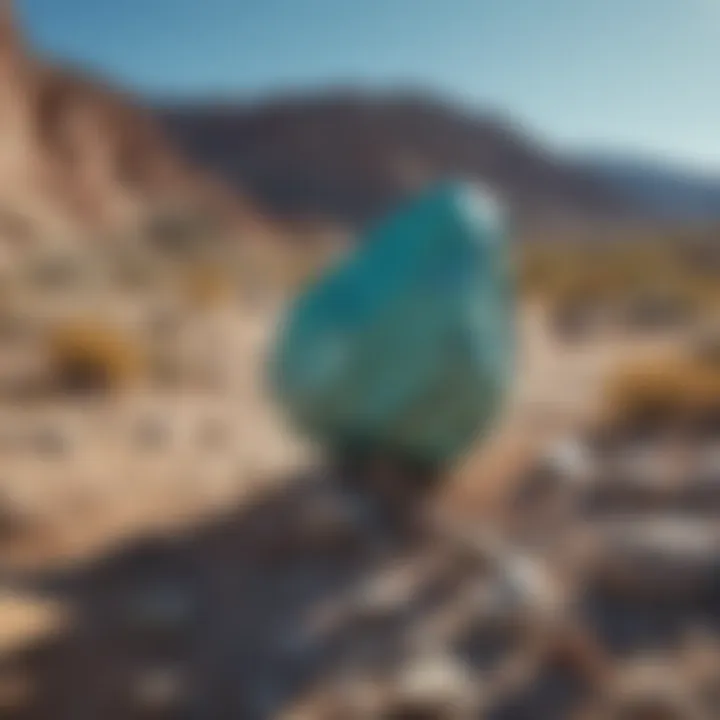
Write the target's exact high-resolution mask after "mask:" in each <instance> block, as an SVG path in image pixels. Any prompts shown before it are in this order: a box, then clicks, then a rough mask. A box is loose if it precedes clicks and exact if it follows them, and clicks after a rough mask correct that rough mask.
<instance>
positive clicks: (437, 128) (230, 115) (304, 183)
mask: <svg viewBox="0 0 720 720" xmlns="http://www.w3.org/2000/svg"><path fill="white" fill-rule="evenodd" d="M157 115H158V117H159V118H160V120H161V121H162V122H163V124H164V125H165V127H166V128H167V130H168V132H169V134H170V136H171V137H172V138H173V140H174V141H175V143H176V144H177V145H178V146H179V147H181V148H184V150H185V151H186V152H187V154H188V155H189V156H190V157H191V158H193V160H195V161H196V162H197V163H199V164H201V165H203V166H204V167H206V168H208V169H209V170H211V171H212V172H214V173H215V174H216V175H217V176H219V177H221V178H223V179H224V180H225V181H226V182H228V183H229V184H231V185H236V186H238V187H243V188H246V189H247V190H248V192H249V193H250V194H251V196H252V197H253V198H254V199H255V201H257V202H258V203H259V204H260V205H261V206H262V207H264V208H266V209H267V211H268V212H269V213H270V214H272V215H277V216H281V217H286V216H290V217H292V216H317V217H330V218H332V219H334V220H339V221H342V222H347V223H350V224H352V225H358V224H362V223H364V222H367V221H368V220H371V219H372V218H374V217H376V216H377V215H378V214H380V213H382V212H384V211H386V210H388V209H389V208H390V207H392V206H393V205H394V204H395V203H397V202H399V201H400V200H402V199H403V198H404V197H405V196H406V195H408V194H410V193H412V192H414V191H415V190H417V189H418V188H419V187H421V186H423V185H424V184H427V183H429V182H432V181H433V180H437V179H442V178H446V177H448V176H451V177H462V178H468V179H472V180H475V181H481V182H483V183H485V184H488V185H490V186H491V187H492V188H494V189H495V190H497V191H498V192H499V193H500V194H501V195H502V196H503V197H504V198H505V199H506V200H507V202H508V203H509V204H510V205H511V207H512V208H513V210H514V211H515V214H516V216H517V217H518V219H519V220H520V221H522V222H529V223H553V222H558V221H567V220H570V221H575V220H582V221H584V222H587V221H595V220H608V219H612V220H617V219H620V218H623V217H626V216H629V215H631V214H632V210H633V208H632V205H631V204H630V203H628V202H627V200H626V198H625V197H624V196H623V195H622V194H621V193H618V192H616V191H615V189H614V188H612V187H608V186H607V185H606V183H605V182H604V181H603V180H602V179H601V178H598V177H595V176H594V174H593V173H589V172H587V171H586V170H585V169H582V168H578V167H576V166H574V165H573V164H572V163H569V162H566V161H565V160H563V159H560V158H559V157H558V156H555V155H553V154H551V153H550V152H548V151H546V150H545V149H543V147H542V146H541V145H540V144H539V143H536V142H534V141H533V140H532V139H531V137H530V136H529V135H527V134H526V133H524V132H522V131H521V130H519V129H517V128H515V127H513V126H512V125H511V124H510V123H509V122H507V121H506V120H504V119H501V118H495V117H488V116H482V115H479V114H474V113H470V112H467V111H465V110H463V109H458V108H455V107H453V106H452V105H448V104H444V103H442V102H440V101H438V100H435V99H433V98H431V97H424V96H418V95H403V94H401V93H395V94H386V95H382V94H372V93H360V92H354V93H350V92H326V93H319V94H317V95H314V96H305V97H295V98H288V99H279V100H275V101H271V102H267V103H263V104H259V105H245V104H241V103H237V104H233V103H226V104H217V105H212V104H193V103H189V104H185V105H175V106H172V107H162V108H159V109H158V111H157Z"/></svg>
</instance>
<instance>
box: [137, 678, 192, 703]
mask: <svg viewBox="0 0 720 720" xmlns="http://www.w3.org/2000/svg"><path fill="white" fill-rule="evenodd" d="M187 689H188V688H187V678H186V677H185V673H183V672H182V671H181V670H180V669H179V668H176V667H156V668H147V669H144V670H142V671H140V672H139V673H138V675H137V677H136V679H135V683H134V696H135V700H136V702H137V703H138V705H140V706H141V707H143V708H145V709H149V710H169V709H177V708H178V706H180V705H182V704H183V702H184V701H185V699H186V695H187Z"/></svg>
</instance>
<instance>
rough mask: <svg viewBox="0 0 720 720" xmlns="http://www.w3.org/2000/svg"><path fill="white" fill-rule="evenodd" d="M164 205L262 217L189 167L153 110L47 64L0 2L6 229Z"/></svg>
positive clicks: (1, 228) (119, 215)
mask: <svg viewBox="0 0 720 720" xmlns="http://www.w3.org/2000/svg"><path fill="white" fill-rule="evenodd" d="M162 208H183V210H190V209H192V210H197V211H205V210H210V211H212V213H213V214H214V215H216V216H217V215H222V216H223V217H224V218H226V219H227V220H229V221H233V222H248V223H257V222H259V221H260V219H259V218H258V217H255V215H254V213H253V211H252V210H251V208H250V207H249V205H248V206H246V207H244V206H243V205H242V203H241V202H240V200H238V199H236V198H235V196H234V195H233V194H230V193H228V192H226V191H225V190H223V189H221V188H220V186H219V185H217V184H216V183H214V182H213V181H211V180H209V179H208V178H206V177H204V176H203V175H202V174H200V173H199V172H198V171H197V170H196V169H194V168H193V167H192V166H191V165H190V164H188V163H187V162H186V161H185V159H184V158H183V157H182V156H181V155H180V154H178V153H177V152H176V151H175V149H174V148H173V147H172V146H171V144H170V143H169V142H168V139H167V138H166V136H165V133H164V131H163V129H162V128H161V127H160V126H159V125H158V124H157V123H156V121H155V118H153V117H152V115H151V114H150V113H147V112H146V111H145V110H143V109H141V108H140V107H138V106H137V105H136V103H135V102H134V101H133V99H132V98H131V97H129V96H126V95H124V94H123V93H121V92H118V91H115V90H113V89H111V88H109V87H108V86H106V85H105V84H103V83H102V82H99V81H96V80H93V79H91V78H88V77H85V76H83V75H81V74H79V73H77V72H75V71H72V70H66V69H63V68H59V67H57V66H54V65H51V64H49V63H46V62H44V61H43V60H42V59H40V58H39V57H37V56H36V55H35V54H34V53H33V51H32V50H31V49H29V48H28V47H27V46H26V43H25V42H24V40H23V38H22V35H21V33H20V32H19V31H18V28H17V25H16V22H15V21H14V17H13V12H12V7H11V3H10V2H8V1H5V2H3V3H2V5H0V232H2V234H3V235H4V236H5V237H23V238H28V237H42V238H47V237H56V236H59V235H62V234H66V233H73V234H74V233H77V232H78V231H79V230H90V231H92V232H93V233H97V232H101V231H107V230H115V229H117V228H119V227H123V226H126V225H132V223H134V222H136V221H138V220H142V219H143V218H145V217H147V216H148V215H149V214H151V213H153V212H155V211H157V210H159V209H162Z"/></svg>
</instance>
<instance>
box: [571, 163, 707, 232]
mask: <svg viewBox="0 0 720 720" xmlns="http://www.w3.org/2000/svg"><path fill="white" fill-rule="evenodd" d="M578 167H579V168H580V169H581V170H583V171H585V172H589V173H592V174H594V175H595V176H596V177H597V178H598V179H599V181H600V182H601V183H603V184H605V185H606V186H607V187H610V188H613V189H614V190H615V192H619V193H621V194H623V196H625V197H626V198H628V200H629V201H630V202H632V203H633V205H634V206H635V207H636V208H637V209H638V211H639V212H641V213H643V214H645V215H648V216H651V217H655V218H658V219H660V220H666V221H674V222H714V221H718V220H720V171H718V173H717V175H711V174H708V173H701V172H700V171H697V170H692V169H689V168H685V167H680V166H679V165H676V164H673V163H671V162H663V161H660V160H653V159H647V158H635V157H633V156H631V155H626V156H621V155H619V154H616V155H613V156H609V155H597V154H593V155H588V156H586V157H584V158H583V159H581V160H579V161H578Z"/></svg>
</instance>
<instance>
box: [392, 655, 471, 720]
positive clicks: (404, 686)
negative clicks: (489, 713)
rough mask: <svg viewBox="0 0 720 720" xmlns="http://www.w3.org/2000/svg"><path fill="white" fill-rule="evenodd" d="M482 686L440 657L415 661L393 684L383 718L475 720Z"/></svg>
mask: <svg viewBox="0 0 720 720" xmlns="http://www.w3.org/2000/svg"><path fill="white" fill-rule="evenodd" d="M480 699H481V684H480V682H479V680H478V679H477V678H474V677H473V676H472V675H471V673H470V671H469V668H468V667H467V666H466V665H465V664H464V663H461V662H460V661H458V660H456V659H454V658H453V657H451V656H446V655H442V654H437V655H430V656H427V657H421V658H417V659H414V660H412V661H411V662H410V664H408V665H407V666H406V667H404V668H403V669H402V670H401V671H400V673H399V674H398V676H397V677H396V678H395V679H394V682H393V683H392V686H391V689H390V692H389V697H388V699H387V701H386V703H385V708H386V709H385V712H384V713H383V714H382V716H381V717H384V718H416V717H417V718H433V719H437V720H460V719H464V718H470V717H475V716H476V715H475V714H474V713H477V712H478V704H479V701H480Z"/></svg>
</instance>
